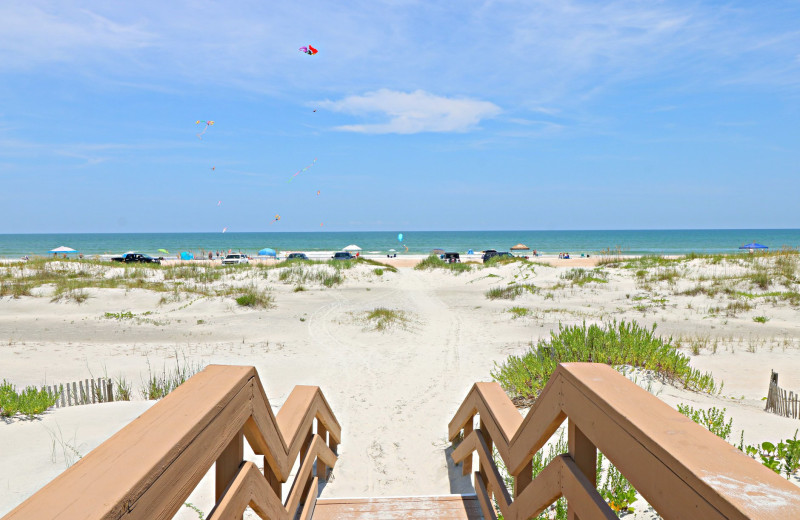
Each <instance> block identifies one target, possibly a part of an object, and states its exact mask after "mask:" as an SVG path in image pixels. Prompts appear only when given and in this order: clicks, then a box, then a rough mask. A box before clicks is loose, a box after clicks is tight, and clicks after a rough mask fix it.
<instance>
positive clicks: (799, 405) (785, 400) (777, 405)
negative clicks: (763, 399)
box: [765, 371, 800, 419]
mask: <svg viewBox="0 0 800 520" xmlns="http://www.w3.org/2000/svg"><path fill="white" fill-rule="evenodd" d="M771 372H772V373H771V374H770V376H769V391H768V392H767V406H766V408H765V410H767V411H768V412H772V413H774V414H778V415H782V416H784V417H789V418H791V419H797V418H798V413H800V394H796V393H794V392H792V391H788V392H787V391H786V390H784V389H783V388H781V387H780V386H778V373H777V372H775V371H771Z"/></svg>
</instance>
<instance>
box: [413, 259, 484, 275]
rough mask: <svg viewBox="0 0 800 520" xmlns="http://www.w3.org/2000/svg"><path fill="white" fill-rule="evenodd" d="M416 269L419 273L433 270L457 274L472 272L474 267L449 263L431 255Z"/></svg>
mask: <svg viewBox="0 0 800 520" xmlns="http://www.w3.org/2000/svg"><path fill="white" fill-rule="evenodd" d="M414 269H416V270H417V271H428V270H431V269H446V270H448V271H451V272H453V273H455V274H460V273H465V272H468V271H472V265H470V264H467V263H461V262H455V263H452V264H451V263H448V262H445V261H444V260H442V259H441V258H439V257H438V256H436V255H430V256H428V257H427V258H426V259H424V260H423V261H422V262H420V263H418V264H417V265H415V266H414Z"/></svg>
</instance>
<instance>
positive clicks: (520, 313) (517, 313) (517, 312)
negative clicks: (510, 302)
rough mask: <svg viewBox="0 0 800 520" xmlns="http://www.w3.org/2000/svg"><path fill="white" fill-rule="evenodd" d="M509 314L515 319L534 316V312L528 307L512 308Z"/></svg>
mask: <svg viewBox="0 0 800 520" xmlns="http://www.w3.org/2000/svg"><path fill="white" fill-rule="evenodd" d="M508 312H510V313H511V315H512V316H513V317H514V319H517V318H524V317H525V316H530V315H531V314H533V311H532V310H531V309H529V308H527V307H511V308H510V309H508Z"/></svg>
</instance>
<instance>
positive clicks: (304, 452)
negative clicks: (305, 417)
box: [300, 426, 314, 466]
mask: <svg viewBox="0 0 800 520" xmlns="http://www.w3.org/2000/svg"><path fill="white" fill-rule="evenodd" d="M312 440H314V430H313V426H312V427H311V428H309V429H308V433H307V434H306V438H305V440H304V441H303V445H302V446H301V447H300V465H301V466H302V465H303V461H305V460H306V456H307V455H308V450H309V449H310V448H311V441H312Z"/></svg>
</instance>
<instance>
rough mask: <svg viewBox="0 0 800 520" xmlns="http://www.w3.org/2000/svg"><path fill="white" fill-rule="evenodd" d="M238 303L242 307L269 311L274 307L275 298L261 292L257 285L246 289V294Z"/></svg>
mask: <svg viewBox="0 0 800 520" xmlns="http://www.w3.org/2000/svg"><path fill="white" fill-rule="evenodd" d="M236 303H238V304H239V305H241V306H242V307H253V308H259V309H268V308H270V307H272V306H274V298H273V297H272V295H270V294H269V293H268V292H267V291H265V290H260V289H258V288H257V287H256V286H255V285H251V286H249V287H246V288H245V289H244V292H243V293H241V294H240V295H239V296H238V297H237V298H236Z"/></svg>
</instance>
